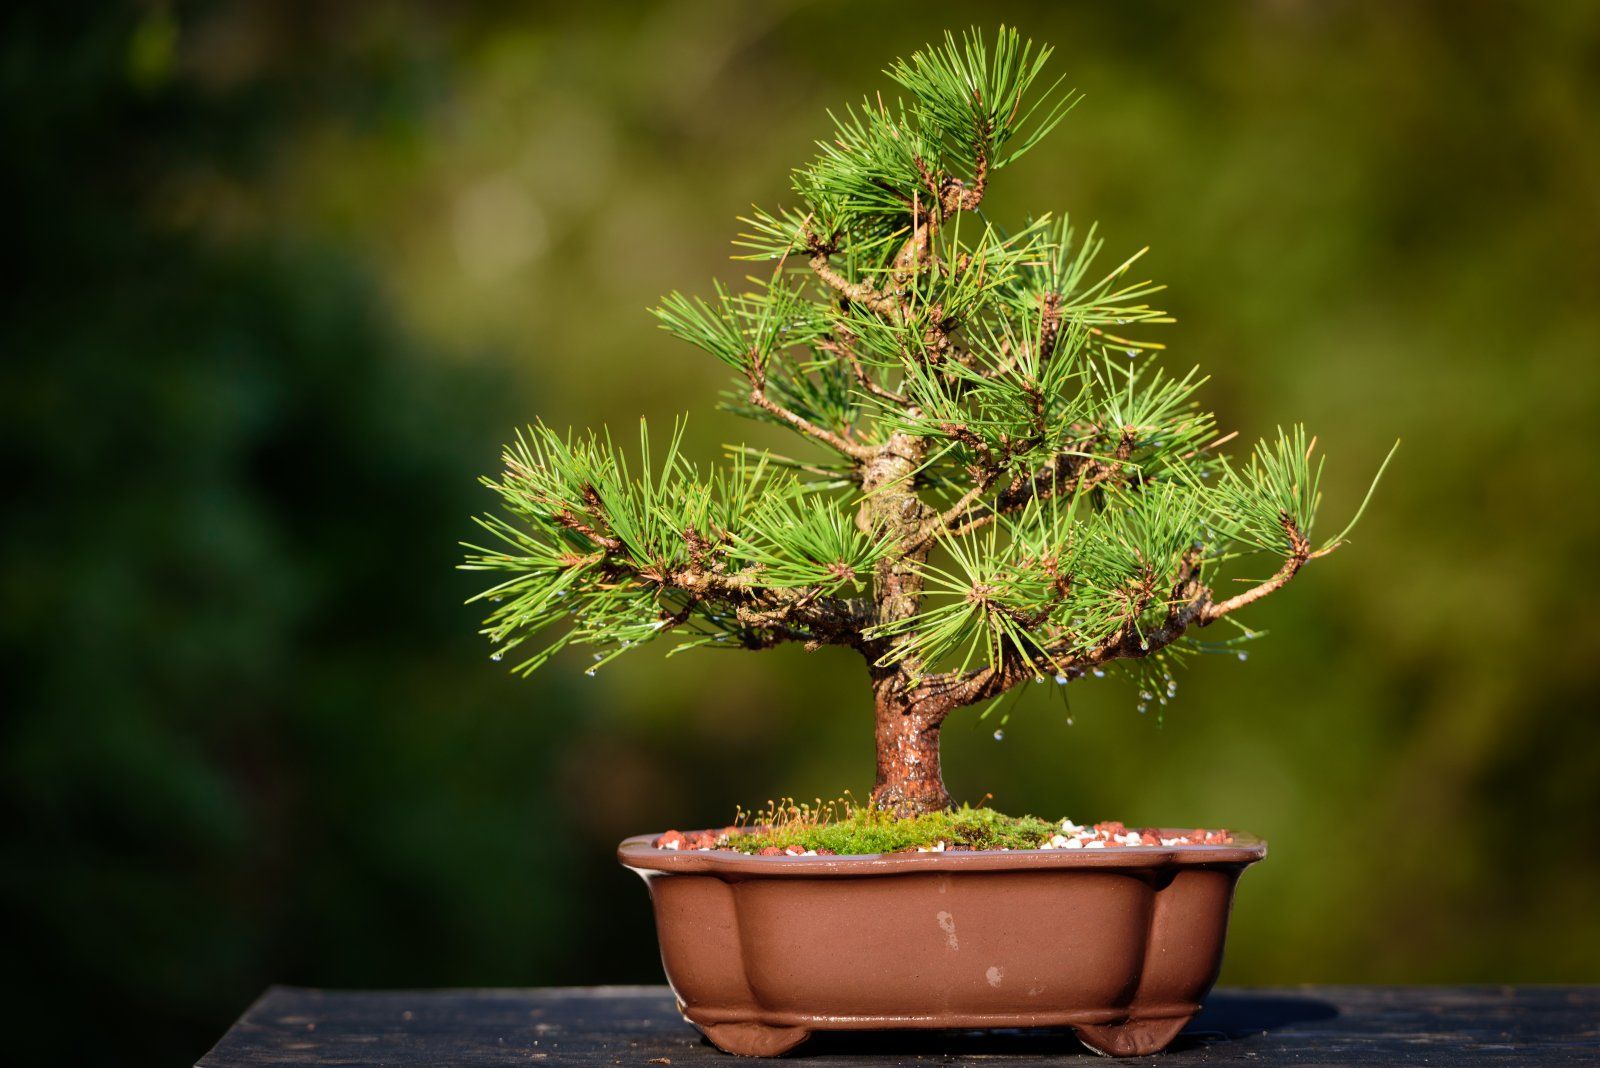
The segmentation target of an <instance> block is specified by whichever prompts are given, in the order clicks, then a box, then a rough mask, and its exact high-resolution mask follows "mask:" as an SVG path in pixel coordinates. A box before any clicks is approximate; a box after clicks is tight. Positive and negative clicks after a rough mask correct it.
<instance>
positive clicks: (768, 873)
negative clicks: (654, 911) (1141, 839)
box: [617, 827, 1267, 879]
mask: <svg viewBox="0 0 1600 1068" xmlns="http://www.w3.org/2000/svg"><path fill="white" fill-rule="evenodd" d="M1159 830H1160V832H1161V833H1162V834H1163V835H1164V836H1165V837H1168V838H1171V837H1176V836H1179V835H1187V834H1188V833H1189V830H1188V829H1183V828H1171V827H1162V828H1160V829H1159ZM663 833H665V832H659V831H658V832H656V833H655V834H636V835H633V836H632V837H630V838H625V839H623V841H622V844H621V845H619V846H617V860H619V861H620V862H621V863H622V864H623V865H624V866H625V867H627V868H630V869H632V870H633V871H636V872H638V873H639V874H641V875H646V874H650V873H656V874H682V875H690V874H726V875H760V876H762V877H773V878H806V879H813V878H818V877H828V876H851V877H856V876H863V875H905V874H909V873H912V872H917V871H1039V870H1052V869H1060V868H1083V869H1093V870H1100V869H1113V870H1124V871H1126V870H1128V869H1132V868H1164V867H1191V866H1197V865H1222V864H1226V865H1238V866H1239V867H1241V868H1242V867H1244V866H1245V865H1248V864H1254V863H1255V862H1256V861H1258V860H1261V859H1262V858H1263V857H1265V856H1266V855H1267V843H1266V840H1265V839H1263V838H1260V837H1258V836H1257V835H1253V834H1247V833H1243V832H1239V831H1235V832H1233V842H1232V843H1231V844H1230V845H1192V844H1188V845H1181V846H1116V847H1111V848H1106V849H974V850H960V851H948V852H942V853H932V852H930V853H863V854H858V855H854V856H837V855H835V856H821V857H796V856H777V857H761V856H753V855H751V854H748V853H740V852H737V851H735V850H725V849H686V850H676V849H657V848H656V847H655V845H654V844H653V843H654V842H655V840H656V839H657V838H659V837H661V835H662V834H663ZM687 833H690V834H695V833H701V832H695V831H691V832H687Z"/></svg>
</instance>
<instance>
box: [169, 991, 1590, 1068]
mask: <svg viewBox="0 0 1600 1068" xmlns="http://www.w3.org/2000/svg"><path fill="white" fill-rule="evenodd" d="M1080 1055H1081V1056H1083V1057H1089V1056H1091V1055H1090V1054H1089V1053H1088V1052H1087V1051H1085V1050H1084V1049H1083V1048H1082V1047H1081V1046H1079V1045H1078V1043H1077V1041H1076V1040H1075V1039H1074V1038H1073V1037H1072V1035H1071V1034H1070V1033H1069V1032H1058V1031H1051V1032H1023V1031H1012V1032H966V1031H963V1032H931V1033H930V1032H916V1031H898V1032H875V1033H869V1034H838V1033H836V1034H819V1035H817V1036H815V1037H814V1038H812V1040H811V1041H810V1042H808V1043H807V1044H806V1045H804V1046H802V1047H800V1048H799V1049H798V1050H796V1051H795V1052H794V1053H793V1054H792V1055H791V1057H790V1058H789V1059H792V1060H796V1061H803V1062H804V1063H806V1064H808V1065H816V1066H817V1068H823V1066H826V1065H864V1064H871V1065H875V1066H881V1068H887V1066H889V1065H920V1064H968V1063H973V1062H979V1061H981V1062H985V1063H991V1062H992V1063H997V1064H1005V1065H1017V1066H1023V1065H1044V1064H1056V1063H1058V1062H1059V1061H1060V1060H1061V1058H1063V1057H1075V1056H1080ZM741 1063H743V1064H748V1063H752V1062H748V1061H737V1060H735V1059H734V1058H731V1057H729V1056H728V1055H726V1054H724V1053H720V1052H718V1051H717V1050H715V1049H713V1048H712V1047H711V1046H709V1045H707V1044H706V1043H705V1042H704V1041H702V1040H701V1038H700V1036H699V1034H698V1033H697V1032H696V1031H695V1030H694V1029H693V1028H691V1027H690V1026H689V1025H688V1024H686V1023H684V1022H683V1020H682V1019H681V1018H679V1016H678V1014H677V1012H676V1010H675V1008H674V1006H673V1000H672V995H671V993H670V992H669V991H668V990H667V989H666V988H665V987H594V988H568V989H543V990H445V991H440V990H424V991H386V992H381V993H373V992H365V991H321V990H303V989H295V988H290V987H273V988H272V989H271V990H268V991H267V992H266V993H265V994H263V995H262V996H261V998H260V999H259V1000H258V1001H257V1002H256V1003H255V1004H254V1005H252V1006H251V1007H250V1009H249V1011H247V1012H246V1013H245V1014H244V1016H243V1017H242V1018H241V1019H240V1020H239V1022H238V1023H236V1024H235V1025H234V1026H233V1028H232V1029H231V1030H230V1031H229V1032H228V1033H227V1034H226V1035H224V1036H223V1038H222V1040H221V1041H220V1042H218V1043H217V1045H216V1047H215V1048H214V1049H212V1050H211V1052H209V1053H207V1054H206V1055H205V1056H204V1057H202V1058H201V1059H200V1061H199V1064H200V1066H202V1068H247V1066H255V1065H391V1066H396V1068H406V1066H413V1065H458V1066H461V1068H472V1066H476V1065H505V1064H517V1065H541V1064H549V1065H606V1066H614V1065H639V1066H646V1065H651V1064H656V1065H661V1064H671V1065H673V1066H676V1068H684V1066H688V1065H720V1066H721V1068H729V1066H730V1065H734V1064H741ZM1081 1063H1085V1064H1087V1063H1089V1062H1088V1061H1084V1062H1081ZM1122 1063H1127V1064H1159V1065H1163V1066H1166V1068H1181V1066H1184V1065H1194V1064H1205V1065H1219V1064H1251V1065H1274V1064H1295V1065H1358V1064H1359V1065H1374V1064H1394V1065H1443V1066H1452V1068H1453V1066H1457V1065H1502V1064H1504V1065H1511V1064H1516V1065H1600V986H1584V987H1555V986H1526V987H1355V986H1305V987H1283V988H1273V989H1260V990H1240V989H1235V990H1221V991H1217V992H1216V993H1214V994H1212V996H1211V998H1210V1000H1209V1002H1208V1003H1207V1007H1206V1010H1205V1012H1203V1013H1202V1014H1201V1015H1200V1016H1199V1017H1197V1018H1196V1019H1195V1020H1194V1022H1193V1023H1192V1024H1191V1025H1190V1026H1189V1027H1188V1028H1187V1029H1186V1030H1185V1031H1184V1033H1183V1034H1182V1035H1181V1036H1180V1037H1179V1038H1178V1040H1177V1041H1176V1042H1175V1043H1174V1044H1173V1046H1172V1047H1171V1048H1170V1049H1169V1050H1168V1051H1167V1052H1166V1053H1165V1054H1162V1055H1159V1056H1156V1057H1150V1058H1140V1059H1130V1060H1127V1061H1124V1062H1122Z"/></svg>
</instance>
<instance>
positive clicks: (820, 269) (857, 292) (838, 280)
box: [811, 249, 900, 322]
mask: <svg viewBox="0 0 1600 1068" xmlns="http://www.w3.org/2000/svg"><path fill="white" fill-rule="evenodd" d="M811 270H812V271H814V272H815V273H816V275H817V277H818V278H820V279H822V280H823V282H825V283H827V285H828V287H829V288H830V289H832V290H833V291H834V292H835V293H838V294H839V295H840V296H841V297H843V298H844V299H846V300H848V301H850V302H851V303H852V304H860V305H861V306H862V307H865V308H870V309H872V310H873V311H875V312H877V313H878V314H879V315H881V316H883V317H884V318H885V319H889V320H892V321H895V322H898V321H899V319H900V302H899V301H897V300H895V298H894V297H892V296H890V295H888V294H887V293H881V292H879V291H878V290H877V289H875V288H873V287H872V286H870V285H868V284H867V283H866V282H852V281H850V279H848V278H846V277H845V276H844V275H842V274H840V273H839V272H838V271H836V270H834V269H833V264H831V263H829V262H828V254H827V252H826V251H823V250H822V249H817V250H816V251H814V252H813V253H812V254H811Z"/></svg>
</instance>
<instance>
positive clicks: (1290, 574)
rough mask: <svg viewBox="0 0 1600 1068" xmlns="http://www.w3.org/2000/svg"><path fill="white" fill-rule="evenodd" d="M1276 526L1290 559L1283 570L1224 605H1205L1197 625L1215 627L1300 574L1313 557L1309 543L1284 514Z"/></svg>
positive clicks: (1297, 525)
mask: <svg viewBox="0 0 1600 1068" xmlns="http://www.w3.org/2000/svg"><path fill="white" fill-rule="evenodd" d="M1278 522H1279V523H1280V524H1281V525H1282V526H1283V532H1284V534H1286V535H1287V536H1288V538H1289V556H1288V558H1287V559H1285V560H1284V561H1283V566H1282V567H1280V568H1278V570H1277V571H1276V572H1275V573H1274V574H1273V575H1272V577H1271V578H1269V579H1267V580H1266V581H1264V582H1262V583H1260V584H1258V585H1255V586H1252V587H1250V588H1249V589H1248V590H1245V591H1244V592H1243V593H1240V594H1236V595H1235V596H1233V597H1229V598H1228V599H1227V600H1226V601H1220V602H1218V603H1216V604H1211V603H1207V605H1206V606H1205V608H1204V610H1203V611H1202V612H1201V613H1200V618H1199V623H1200V625H1201V626H1202V627H1204V626H1206V625H1208V624H1211V623H1214V622H1216V621H1217V620H1219V619H1221V618H1222V617H1223V616H1225V615H1227V614H1228V613H1229V612H1233V611H1237V610H1238V609H1240V608H1243V607H1244V606H1245V605H1247V604H1254V603H1255V602H1256V601H1259V600H1261V598H1263V597H1265V596H1266V595H1267V594H1269V593H1272V592H1274V591H1276V590H1281V589H1283V587H1284V586H1286V585H1288V583H1289V580H1290V579H1292V578H1294V577H1295V575H1296V574H1297V573H1298V572H1299V570H1300V569H1301V568H1302V567H1304V566H1305V564H1306V561H1308V560H1310V559H1311V557H1312V556H1313V555H1315V554H1313V553H1312V551H1311V542H1310V540H1309V539H1307V538H1306V536H1305V535H1304V534H1303V533H1301V531H1300V526H1299V524H1297V523H1296V522H1295V521H1294V520H1293V519H1292V518H1290V517H1289V515H1288V514H1287V513H1285V514H1282V515H1280V516H1279V517H1278Z"/></svg>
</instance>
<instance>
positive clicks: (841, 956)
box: [617, 831, 1267, 1057]
mask: <svg viewBox="0 0 1600 1068" xmlns="http://www.w3.org/2000/svg"><path fill="white" fill-rule="evenodd" d="M1168 833H1169V832H1166V831H1163V832H1162V834H1163V835H1167V834H1168ZM1186 833H1187V832H1186V831H1171V832H1170V834H1171V835H1172V836H1178V835H1181V834H1186ZM655 838H656V836H655V835H641V836H638V837H634V838H629V839H627V840H626V841H624V842H623V843H622V845H621V846H620V847H619V848H618V850H617V858H618V859H619V860H620V861H621V862H622V863H623V864H624V865H625V866H627V867H628V868H630V869H632V870H633V871H635V872H637V873H639V874H640V875H641V876H643V877H644V879H645V883H646V885H647V886H648V887H649V888H650V898H651V902H652V904H653V906H654V908H655V916H656V929H657V933H658V935H659V937H660V940H661V960H662V964H663V965H664V966H665V968H666V973H667V981H668V982H669V983H671V984H672V989H673V991H674V993H676V995H677V998H678V1004H679V1008H680V1009H681V1011H682V1012H683V1015H684V1018H685V1019H686V1020H688V1021H689V1022H690V1023H692V1024H694V1025H695V1026H696V1027H698V1028H699V1029H700V1030H701V1031H702V1032H704V1033H705V1035H706V1037H707V1038H708V1039H710V1040H711V1042H712V1043H714V1044H715V1045H716V1046H717V1047H719V1048H720V1049H723V1050H726V1051H727V1052H729V1053H739V1054H745V1055H748V1056H765V1057H770V1056H776V1055H778V1054H781V1053H784V1052H786V1051H788V1050H791V1049H793V1048H794V1047H795V1046H797V1045H799V1044H800V1043H801V1042H803V1041H805V1039H806V1038H807V1037H808V1036H809V1035H810V1034H811V1032H813V1031H851V1030H867V1029H879V1028H942V1027H943V1028H949V1027H959V1028H983V1027H1071V1028H1073V1029H1074V1030H1075V1031H1076V1032H1077V1034H1078V1037H1079V1038H1080V1039H1081V1040H1082V1041H1083V1042H1084V1043H1085V1044H1086V1045H1088V1046H1089V1047H1090V1048H1092V1049H1094V1050H1096V1051H1098V1052H1100V1053H1105V1054H1110V1055H1112V1056H1118V1057H1127V1056H1140V1055H1144V1054H1149V1053H1154V1052H1156V1051H1158V1050H1161V1049H1163V1048H1165V1047H1166V1045H1167V1044H1168V1043H1169V1042H1171V1041H1172V1039H1173V1038H1174V1037H1175V1036H1176V1035H1177V1034H1178V1032H1179V1031H1180V1030H1181V1029H1182V1028H1183V1025H1184V1024H1185V1023H1187V1022H1188V1021H1189V1019H1190V1018H1191V1017H1192V1016H1193V1015H1194V1014H1195V1013H1196V1012H1197V1011H1199V1008H1200V1002H1201V1000H1202V999H1203V998H1204V997H1205V996H1206V993H1207V992H1208V991H1209V990H1210V989H1211V984H1212V983H1213V982H1215V981H1216V977H1217V972H1218V969H1219V968H1220V967H1221V964H1222V944H1223V936H1224V934H1225V932H1226V930H1227V925H1228V912H1229V908H1230V906H1231V904H1232V901H1233V887H1234V883H1235V882H1236V881H1237V880H1238V878H1239V873H1240V872H1242V871H1243V870H1244V869H1245V868H1246V867H1247V866H1249V865H1250V864H1253V863H1255V862H1256V861H1258V860H1260V859H1261V858H1262V857H1264V856H1266V853H1267V845H1266V843H1265V842H1263V841H1261V840H1260V839H1258V838H1256V837H1254V836H1252V835H1240V834H1237V833H1235V835H1234V840H1233V844H1231V845H1209V846H1208V845H1184V846H1175V847H1163V846H1148V847H1146V846H1133V847H1119V848H1112V849H1082V850H1016V851H1000V852H977V851H974V852H946V853H897V854H889V855H877V856H851V857H844V856H819V857H792V856H783V857H759V856H747V855H745V854H743V853H738V852H733V851H727V850H704V851H701V850H688V851H682V852H679V851H675V850H669V849H659V848H657V847H655V846H654V845H653V844H652V843H653V842H654V841H655Z"/></svg>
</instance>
